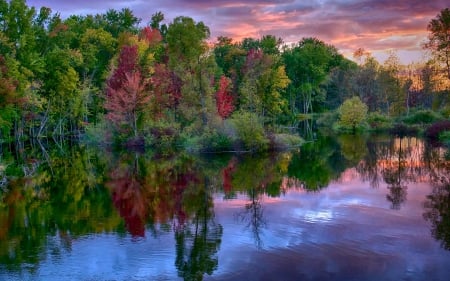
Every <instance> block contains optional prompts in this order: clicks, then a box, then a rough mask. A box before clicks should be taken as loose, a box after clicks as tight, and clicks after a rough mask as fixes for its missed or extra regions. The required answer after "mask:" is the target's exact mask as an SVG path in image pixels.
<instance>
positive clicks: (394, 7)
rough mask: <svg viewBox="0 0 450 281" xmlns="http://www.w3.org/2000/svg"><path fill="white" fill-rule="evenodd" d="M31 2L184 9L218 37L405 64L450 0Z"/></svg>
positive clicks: (67, 11)
mask: <svg viewBox="0 0 450 281" xmlns="http://www.w3.org/2000/svg"><path fill="white" fill-rule="evenodd" d="M27 4H28V5H29V6H35V7H41V6H46V7H50V8H51V9H52V11H53V12H59V13H60V14H61V16H62V17H66V16H68V15H71V14H95V13H103V12H105V11H106V10H108V9H111V8H112V9H119V10H120V9H122V8H130V9H132V10H133V11H134V13H135V15H136V16H137V17H139V18H141V19H142V24H146V23H148V21H149V20H150V17H151V15H152V14H153V13H155V12H157V11H161V12H163V13H164V15H165V17H166V20H165V23H170V22H171V21H172V19H173V18H174V17H176V16H180V15H182V16H189V17H192V18H193V19H194V20H196V21H203V22H204V23H205V24H206V25H207V26H209V28H210V30H211V40H212V41H214V40H215V39H216V38H217V36H221V35H222V36H229V37H232V38H233V39H235V40H239V39H242V38H244V37H253V38H260V37H261V36H263V35H267V34H271V35H275V36H277V37H281V38H282V39H283V40H284V42H286V43H292V42H298V41H299V40H300V39H301V38H302V37H309V36H313V37H317V38H319V39H321V40H323V41H325V42H326V43H329V44H332V45H334V46H336V47H337V48H338V49H339V50H340V52H341V53H343V54H344V55H346V56H347V57H349V58H351V54H352V53H353V51H354V50H356V49H357V48H360V47H361V48H364V49H366V50H367V51H370V52H371V53H372V54H373V55H374V56H375V57H376V58H378V60H379V61H380V62H383V61H384V58H385V57H386V56H387V55H386V52H387V51H388V50H397V54H398V56H399V57H400V59H401V61H402V62H403V63H405V64H406V63H410V62H412V61H420V60H422V59H423V57H424V55H425V53H424V51H423V50H422V44H423V42H425V40H426V37H427V29H426V27H427V24H428V22H429V21H430V20H431V19H432V18H435V17H436V15H437V14H438V13H439V12H440V10H442V9H444V8H447V7H450V4H448V1H447V0H427V1H426V0H395V1H393V0H310V1H306V0H246V1H245V0H152V1H144V0H128V1H127V0H109V1H94V0H77V1H74V0H70V1H67V0H47V1H45V0H29V1H27Z"/></svg>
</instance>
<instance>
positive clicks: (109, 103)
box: [105, 71, 150, 137]
mask: <svg viewBox="0 0 450 281" xmlns="http://www.w3.org/2000/svg"><path fill="white" fill-rule="evenodd" d="M146 88H147V86H146V81H145V80H144V79H142V77H141V73H140V72H139V71H137V72H134V73H127V74H126V75H125V81H124V82H123V85H122V86H121V87H120V88H118V89H114V88H110V89H109V95H108V96H107V99H106V102H105V108H106V109H107V110H108V113H107V115H106V118H107V119H108V120H110V121H112V122H113V123H114V124H115V125H116V126H118V127H121V126H123V125H125V126H130V127H131V128H132V130H133V133H134V136H135V137H136V136H137V135H138V132H137V120H138V117H139V114H140V113H141V112H142V111H143V110H144V109H145V107H146V106H147V104H148V102H149V101H150V94H149V92H148V91H147V89H146Z"/></svg>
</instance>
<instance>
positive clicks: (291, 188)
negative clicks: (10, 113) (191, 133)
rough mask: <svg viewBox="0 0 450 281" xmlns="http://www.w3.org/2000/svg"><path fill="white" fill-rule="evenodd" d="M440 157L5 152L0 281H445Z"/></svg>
mask: <svg viewBox="0 0 450 281" xmlns="http://www.w3.org/2000/svg"><path fill="white" fill-rule="evenodd" d="M445 153H446V151H445V150H443V149H441V148H433V147H431V146H429V145H427V144H425V143H424V142H422V141H421V140H419V139H416V138H410V137H408V138H402V139H399V138H397V139H394V138H389V137H381V136H370V137H362V136H339V137H321V138H319V139H318V141H317V142H315V143H310V144H307V145H305V146H304V147H302V148H301V149H300V150H299V151H292V152H284V153H278V154H269V155H259V156H250V155H221V156H215V157H208V158H206V157H198V156H196V157H194V156H192V155H176V156H171V157H162V156H160V155H156V154H152V153H150V152H148V153H135V152H132V153H131V152H127V153H125V152H123V153H112V152H107V151H102V150H100V149H92V148H86V147H78V148H72V149H62V148H58V147H56V148H46V149H43V147H41V146H39V145H36V146H33V147H30V148H27V149H24V150H19V151H14V150H13V151H12V152H10V151H9V150H8V149H5V148H4V149H3V151H2V154H1V157H0V280H449V278H450V277H449V276H450V275H449V268H450V210H449V206H450V162H449V161H448V160H446V158H445Z"/></svg>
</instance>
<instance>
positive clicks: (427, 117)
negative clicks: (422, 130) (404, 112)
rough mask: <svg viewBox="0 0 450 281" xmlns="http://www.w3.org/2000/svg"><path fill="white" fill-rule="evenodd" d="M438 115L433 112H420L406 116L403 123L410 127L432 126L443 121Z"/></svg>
mask: <svg viewBox="0 0 450 281" xmlns="http://www.w3.org/2000/svg"><path fill="white" fill-rule="evenodd" d="M441 118H442V117H441V116H439V114H438V113H436V112H434V111H431V110H419V111H416V112H414V113H412V114H410V115H409V116H406V117H404V118H403V119H402V121H403V122H404V123H406V124H409V125H419V124H431V123H433V122H436V121H437V120H439V119H441Z"/></svg>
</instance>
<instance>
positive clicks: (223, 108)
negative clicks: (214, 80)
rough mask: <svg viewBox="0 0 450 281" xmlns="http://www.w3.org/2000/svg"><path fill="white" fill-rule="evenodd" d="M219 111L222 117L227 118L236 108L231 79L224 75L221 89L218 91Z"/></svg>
mask: <svg viewBox="0 0 450 281" xmlns="http://www.w3.org/2000/svg"><path fill="white" fill-rule="evenodd" d="M216 106H217V112H218V113H219V115H220V117H221V118H222V119H226V118H227V117H228V116H230V114H231V113H232V112H233V110H234V97H233V93H232V92H231V80H230V79H229V78H227V77H225V76H223V75H222V77H220V81H219V89H218V90H217V93H216Z"/></svg>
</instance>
